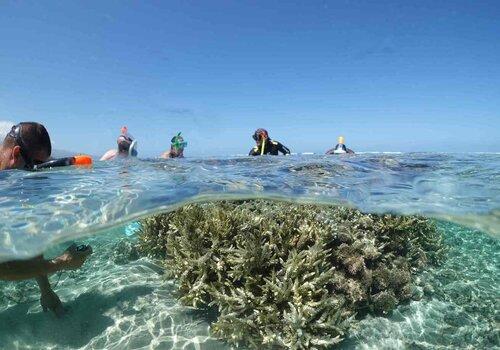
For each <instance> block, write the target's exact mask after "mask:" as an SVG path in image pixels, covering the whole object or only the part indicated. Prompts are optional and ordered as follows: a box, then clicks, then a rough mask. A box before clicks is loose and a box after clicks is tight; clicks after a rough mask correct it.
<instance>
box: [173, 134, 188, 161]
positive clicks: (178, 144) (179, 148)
mask: <svg viewBox="0 0 500 350" xmlns="http://www.w3.org/2000/svg"><path fill="white" fill-rule="evenodd" d="M186 147H187V142H186V141H184V138H183V137H182V136H181V133H180V132H179V133H178V134H177V135H175V136H174V137H172V139H171V140H170V152H171V155H172V156H177V157H182V156H183V154H184V148H186Z"/></svg>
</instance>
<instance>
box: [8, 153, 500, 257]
mask: <svg viewBox="0 0 500 350" xmlns="http://www.w3.org/2000/svg"><path fill="white" fill-rule="evenodd" d="M0 176H1V178H2V183H1V185H0V186H1V187H0V190H1V192H2V196H1V197H0V208H1V211H0V232H1V233H0V241H1V242H2V245H1V246H0V261H4V260H6V259H9V258H13V257H23V256H33V255H34V254H36V253H40V252H42V251H43V250H45V249H46V248H47V247H49V246H50V245H51V244H53V243H55V242H60V241H63V240H65V239H68V238H70V237H71V238H74V237H77V236H84V235H89V234H91V233H93V232H95V231H98V230H102V229H104V228H109V227H112V226H116V225H119V224H123V223H125V222H127V221H129V220H132V219H134V218H138V217H140V216H145V215H148V214H152V213H155V212H158V211H162V210H171V209H174V208H176V207H178V206H179V205H181V204H183V203H186V202H189V201H201V200H212V199H215V198H250V197H260V198H271V197H273V198H282V199H287V200H294V201H299V200H301V201H310V202H325V203H345V204H350V205H353V206H355V207H357V208H358V209H360V210H363V211H367V212H378V213H382V212H388V211H391V212H395V213H400V214H424V215H427V216H432V217H436V218H441V219H446V220H450V221H454V222H458V223H461V224H464V225H467V226H469V227H473V228H477V229H480V230H482V231H485V232H488V233H491V234H492V235H497V236H498V235H500V224H499V222H500V212H499V208H500V181H499V180H500V156H499V155H495V154H482V155H477V154H469V155H445V154H401V155H373V154H366V155H358V156H353V157H324V156H304V157H275V158H270V157H262V158H260V157H259V158H248V157H246V158H230V159H222V160H215V159H204V160H181V161H124V162H115V163H108V164H102V163H99V164H97V165H96V166H95V167H94V168H93V169H65V170H54V171H46V172H38V173H30V174H26V173H24V172H19V171H11V172H3V173H2V174H1V175H0Z"/></svg>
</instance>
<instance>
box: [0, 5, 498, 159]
mask: <svg viewBox="0 0 500 350" xmlns="http://www.w3.org/2000/svg"><path fill="white" fill-rule="evenodd" d="M20 120H37V121H41V122H43V123H44V124H45V125H46V126H47V127H48V128H49V131H50V133H51V136H52V139H53V142H54V144H55V147H56V148H60V149H70V150H78V151H86V152H89V153H91V154H102V153H104V152H105V151H106V150H107V149H109V148H112V147H115V145H116V143H115V142H116V141H115V139H116V137H117V136H118V133H119V128H120V126H122V125H128V127H129V130H130V132H131V133H132V134H133V135H134V136H135V137H137V138H138V139H139V140H140V141H139V142H140V155H142V156H153V155H157V154H159V153H160V152H161V151H162V150H164V149H165V148H167V147H168V145H169V140H170V138H171V136H172V134H174V133H176V132H177V131H178V130H182V131H183V133H184V135H185V136H186V138H187V140H188V141H189V147H188V149H187V150H186V153H187V155H207V156H208V155H217V154H221V155H229V154H236V153H247V152H248V150H249V149H250V148H251V146H252V144H253V140H252V139H251V137H250V136H251V134H252V132H253V130H254V129H256V128H258V127H265V128H267V129H268V130H269V132H270V135H271V137H274V138H275V139H277V140H279V141H282V142H283V143H284V144H286V145H287V146H289V147H290V148H291V149H292V151H297V152H302V151H316V152H323V151H325V150H326V149H327V148H329V147H331V146H333V145H334V144H335V141H336V138H337V136H338V135H340V134H342V135H344V136H345V137H346V141H347V144H348V146H350V147H351V148H353V149H354V150H365V151H369V150H381V151H452V152H454V151H461V150H464V151H500V137H499V135H500V127H499V124H500V2H499V1H498V0H496V1H462V0H455V1H331V2H330V1H301V2H295V1H107V0H106V1H80V2H76V1H0V123H1V121H20Z"/></svg>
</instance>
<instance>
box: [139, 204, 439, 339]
mask: <svg viewBox="0 0 500 350" xmlns="http://www.w3.org/2000/svg"><path fill="white" fill-rule="evenodd" d="M140 248H141V250H142V251H143V252H145V253H148V254H151V255H154V256H156V257H161V258H164V259H165V264H166V266H167V271H168V272H169V274H170V276H171V277H174V278H175V279H177V281H178V282H179V289H180V294H181V301H182V302H184V303H186V304H188V305H192V306H195V307H196V306H203V305H212V306H216V307H217V308H218V310H219V317H218V320H217V321H216V322H215V323H214V324H213V325H212V331H213V332H214V334H215V335H216V336H218V337H220V338H223V339H226V340H228V341H230V342H233V343H236V344H238V343H246V344H247V345H250V346H252V347H261V346H262V345H266V346H281V347H289V348H323V347H329V346H331V345H333V344H336V343H338V342H340V341H341V340H342V338H343V337H344V334H345V332H346V331H347V330H348V327H349V324H350V323H351V322H355V321H354V320H353V319H354V316H355V315H356V314H357V313H359V312H363V311H364V312H366V311H372V312H376V313H382V314H386V313H388V312H390V311H391V310H393V309H394V308H395V307H396V305H397V304H398V303H400V302H402V301H405V300H408V299H409V298H410V297H411V296H412V294H413V293H412V290H413V289H412V285H411V283H412V279H413V278H412V273H414V272H416V271H417V270H418V269H420V268H421V267H423V266H425V265H426V264H427V263H429V262H432V263H436V262H438V261H439V259H440V258H441V257H442V255H443V254H442V252H443V249H442V244H441V237H440V235H439V234H438V233H437V232H436V230H435V228H434V225H433V224H432V223H430V222H429V221H428V220H426V219H423V218H420V217H397V216H392V215H383V216H378V215H367V214H362V213H361V212H359V211H357V210H354V209H349V208H344V207H327V206H318V205H316V206H315V205H305V204H300V205H299V204H290V203H281V202H272V201H257V200H255V201H244V202H219V203H206V204H197V205H187V206H185V207H183V208H181V209H178V210H177V211H175V212H172V213H167V214H163V215H157V216H154V217H150V218H147V219H144V220H143V221H142V223H141V235H140Z"/></svg>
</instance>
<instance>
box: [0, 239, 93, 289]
mask: <svg viewBox="0 0 500 350" xmlns="http://www.w3.org/2000/svg"><path fill="white" fill-rule="evenodd" d="M90 254H92V248H91V247H90V246H89V247H88V249H85V250H83V251H80V250H78V249H77V247H76V245H74V244H73V245H71V246H70V247H69V248H68V249H66V251H65V252H64V253H63V254H61V255H60V256H58V257H57V258H55V259H52V260H45V259H44V258H43V257H42V256H38V257H35V258H33V259H29V260H14V261H7V262H4V263H0V280H7V281H20V280H26V279H31V278H38V277H40V276H44V275H51V274H53V273H56V272H58V271H61V270H74V269H77V268H79V267H80V266H82V264H83V263H84V262H85V260H86V259H87V257H88V256H89V255H90Z"/></svg>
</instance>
